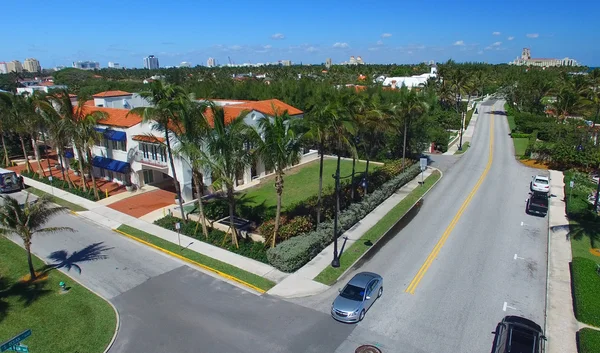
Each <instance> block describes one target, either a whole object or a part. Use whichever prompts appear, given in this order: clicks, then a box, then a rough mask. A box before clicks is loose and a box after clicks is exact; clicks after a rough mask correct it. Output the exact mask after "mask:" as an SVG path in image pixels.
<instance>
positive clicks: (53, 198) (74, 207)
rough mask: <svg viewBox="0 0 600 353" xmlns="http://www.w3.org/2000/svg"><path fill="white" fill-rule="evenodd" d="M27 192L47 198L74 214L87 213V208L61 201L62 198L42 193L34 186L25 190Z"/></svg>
mask: <svg viewBox="0 0 600 353" xmlns="http://www.w3.org/2000/svg"><path fill="white" fill-rule="evenodd" d="M25 190H26V191H28V192H30V193H32V194H34V195H36V196H38V197H42V196H47V197H48V198H49V199H50V201H52V202H54V203H55V204H57V205H59V206H62V207H66V208H68V209H70V210H71V211H74V212H81V211H87V208H85V207H81V206H79V205H76V204H74V203H72V202H69V201H67V200H64V199H61V198H60V197H56V196H54V195H52V194H49V193H47V192H45V191H42V190H40V189H36V188H34V187H32V186H29V187H28V188H27V189H25Z"/></svg>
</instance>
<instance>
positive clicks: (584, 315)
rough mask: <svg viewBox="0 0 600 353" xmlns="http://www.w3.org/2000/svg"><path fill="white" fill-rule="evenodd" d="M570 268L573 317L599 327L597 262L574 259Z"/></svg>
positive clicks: (599, 287) (599, 298) (599, 279)
mask: <svg viewBox="0 0 600 353" xmlns="http://www.w3.org/2000/svg"><path fill="white" fill-rule="evenodd" d="M571 266H572V268H571V270H572V272H573V294H574V295H573V296H574V300H573V301H574V307H575V308H574V309H575V317H576V318H577V320H579V321H581V322H583V323H586V324H588V325H592V326H597V327H600V296H598V293H599V292H600V275H599V274H598V269H597V262H594V261H592V260H590V259H587V258H583V257H575V258H573V262H572V263H571Z"/></svg>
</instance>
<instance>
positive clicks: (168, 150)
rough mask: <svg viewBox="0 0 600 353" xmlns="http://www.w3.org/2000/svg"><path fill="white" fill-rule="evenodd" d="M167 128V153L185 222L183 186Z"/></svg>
mask: <svg viewBox="0 0 600 353" xmlns="http://www.w3.org/2000/svg"><path fill="white" fill-rule="evenodd" d="M164 128H165V140H166V142H167V154H168V155H169V164H170V165H171V172H172V173H173V184H175V194H176V195H177V200H178V203H179V210H180V211H181V220H182V221H183V222H184V223H185V221H186V219H185V212H183V200H182V199H181V188H180V187H179V181H178V180H177V173H176V172H175V162H174V161H173V153H172V151H171V141H169V129H168V128H167V126H166V125H165V126H164Z"/></svg>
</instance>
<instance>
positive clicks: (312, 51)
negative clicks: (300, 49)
mask: <svg viewBox="0 0 600 353" xmlns="http://www.w3.org/2000/svg"><path fill="white" fill-rule="evenodd" d="M306 51H307V52H309V53H314V52H316V51H319V49H317V48H315V47H308V48H306Z"/></svg>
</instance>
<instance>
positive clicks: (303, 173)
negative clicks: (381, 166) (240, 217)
mask: <svg viewBox="0 0 600 353" xmlns="http://www.w3.org/2000/svg"><path fill="white" fill-rule="evenodd" d="M336 165H337V160H336V159H328V158H325V160H324V162H323V190H327V188H331V189H333V187H334V183H335V182H334V179H333V177H332V175H333V174H335V169H336ZM377 167H378V166H377V165H375V164H373V163H370V164H369V173H371V172H373V171H374V170H375V169H377ZM365 168H366V163H364V162H358V161H357V162H356V171H357V172H363V171H364V170H365ZM351 173H352V161H347V160H342V161H341V163H340V176H342V177H344V176H347V175H350V174H351ZM283 180H284V189H283V200H282V208H283V210H286V207H289V206H292V205H294V204H296V203H298V202H300V201H303V200H306V199H307V198H309V197H311V196H314V195H317V193H318V192H319V160H316V161H313V162H310V163H307V164H304V165H302V166H299V167H297V168H294V169H292V170H288V171H287V172H286V175H285V176H284V177H283ZM345 180H348V179H345ZM242 195H243V197H244V198H245V199H247V200H248V205H261V204H263V202H264V205H263V206H264V207H265V208H271V207H275V206H276V205H277V195H276V193H275V179H274V177H269V178H267V179H265V180H263V181H262V182H261V183H260V185H258V186H256V187H253V188H250V189H248V190H247V191H246V192H244V193H243V194H242Z"/></svg>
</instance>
